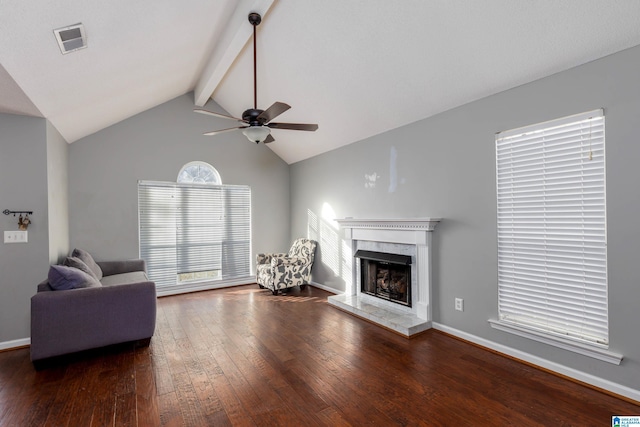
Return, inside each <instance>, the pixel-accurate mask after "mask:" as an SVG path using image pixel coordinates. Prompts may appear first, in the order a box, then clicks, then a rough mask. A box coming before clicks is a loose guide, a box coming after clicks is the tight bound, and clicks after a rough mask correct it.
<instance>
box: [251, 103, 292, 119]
mask: <svg viewBox="0 0 640 427" xmlns="http://www.w3.org/2000/svg"><path fill="white" fill-rule="evenodd" d="M289 108H291V106H290V105H288V104H285V103H284V102H274V103H273V104H272V105H271V107H269V108H267V109H266V110H264V111H263V112H262V113H260V115H259V116H258V120H264V122H263V123H269V122H270V121H271V120H273V119H275V118H276V117H278V116H279V115H280V114H282V113H284V112H285V111H287V110H288V109H289Z"/></svg>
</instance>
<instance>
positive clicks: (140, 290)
mask: <svg viewBox="0 0 640 427" xmlns="http://www.w3.org/2000/svg"><path fill="white" fill-rule="evenodd" d="M155 322H156V287H155V283H153V282H149V281H146V282H137V283H128V284H122V285H117V286H101V287H95V288H82V289H70V290H65V291H51V292H38V293H37V294H35V295H34V296H33V297H31V360H40V359H44V358H48V357H52V356H58V355H61V354H66V353H72V352H76V351H81V350H87V349H90V348H97V347H102V346H105V345H110V344H116V343H121V342H128V341H135V340H140V339H145V338H149V337H151V336H153V332H154V330H155Z"/></svg>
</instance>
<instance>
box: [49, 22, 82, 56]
mask: <svg viewBox="0 0 640 427" xmlns="http://www.w3.org/2000/svg"><path fill="white" fill-rule="evenodd" d="M53 33H54V34H55V35H56V40H57V41H58V45H59V46H60V50H61V51H62V54H63V55H65V54H67V53H69V52H75V51H76V50H79V49H84V48H85V47H87V35H86V33H85V32H84V25H82V24H75V25H70V26H68V27H64V28H58V29H57V30H53Z"/></svg>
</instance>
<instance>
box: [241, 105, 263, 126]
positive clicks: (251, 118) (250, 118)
mask: <svg viewBox="0 0 640 427" xmlns="http://www.w3.org/2000/svg"><path fill="white" fill-rule="evenodd" d="M263 111H264V110H259V109H256V108H249V109H248V110H245V111H244V113H242V120H244V121H246V122H248V123H249V126H263V125H264V123H265V119H264V117H263V118H258V116H259V115H260V114H262V112H263Z"/></svg>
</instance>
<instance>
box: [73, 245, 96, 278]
mask: <svg viewBox="0 0 640 427" xmlns="http://www.w3.org/2000/svg"><path fill="white" fill-rule="evenodd" d="M71 256H72V257H76V258H80V259H81V260H82V262H84V263H85V264H87V267H89V268H90V269H91V271H93V275H94V276H95V277H96V279H97V280H102V269H101V268H100V266H99V265H98V264H96V262H95V261H94V259H93V257H92V256H91V254H90V253H89V252H87V251H85V250H82V249H78V248H75V249H74V250H73V252H72V253H71Z"/></svg>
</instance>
